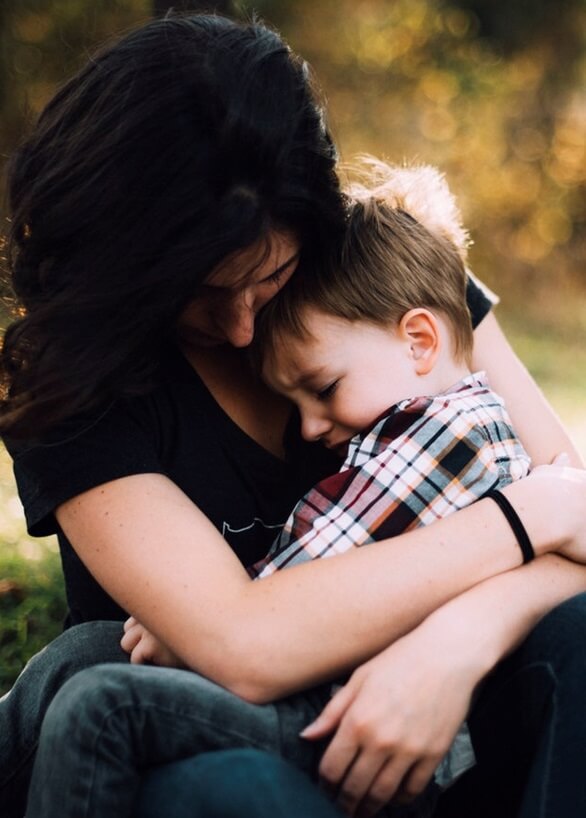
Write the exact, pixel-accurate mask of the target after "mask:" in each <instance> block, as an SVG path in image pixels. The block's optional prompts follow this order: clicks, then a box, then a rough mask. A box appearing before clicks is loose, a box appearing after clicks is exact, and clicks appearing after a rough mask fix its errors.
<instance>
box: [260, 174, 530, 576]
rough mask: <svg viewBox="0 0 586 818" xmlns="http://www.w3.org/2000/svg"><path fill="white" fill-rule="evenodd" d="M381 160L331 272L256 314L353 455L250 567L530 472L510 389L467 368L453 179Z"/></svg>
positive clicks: (291, 386)
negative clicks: (501, 390) (508, 402)
mask: <svg viewBox="0 0 586 818" xmlns="http://www.w3.org/2000/svg"><path fill="white" fill-rule="evenodd" d="M376 167H377V172H378V173H379V177H380V176H381V175H382V176H383V179H382V180H381V179H380V178H379V184H378V185H377V186H376V187H375V188H374V189H372V188H371V189H367V190H364V189H363V190H362V191H361V192H359V193H358V195H357V194H356V192H355V196H354V203H353V205H352V210H351V213H350V217H349V227H348V233H347V238H346V241H345V244H344V247H343V250H342V256H341V259H340V261H339V263H338V264H337V267H336V270H335V273H333V274H332V272H329V273H328V272H327V271H325V272H326V274H325V275H324V274H323V273H321V272H317V273H315V274H314V273H312V275H311V276H303V275H299V276H296V277H294V279H293V280H292V281H291V282H290V284H289V285H288V287H287V288H286V289H285V291H284V292H283V293H282V294H281V296H280V297H279V299H276V300H275V301H274V302H273V303H271V304H269V305H268V306H267V307H266V309H265V311H264V312H263V314H262V316H261V319H260V321H259V325H258V329H257V336H256V338H257V340H256V342H255V346H256V350H257V352H256V356H257V362H258V364H259V366H260V369H261V371H262V375H263V377H264V379H265V380H266V381H267V382H268V384H269V385H270V386H271V387H272V388H274V389H275V390H276V391H278V392H281V393H282V394H283V395H285V396H286V397H288V398H289V399H290V400H291V401H293V402H294V403H295V404H296V405H297V408H298V409H299V413H300V416H301V424H302V433H303V436H304V437H305V438H306V439H308V440H321V441H322V442H323V443H324V444H325V445H326V446H327V447H329V448H330V449H333V450H334V451H336V452H337V453H339V454H340V456H341V457H343V458H344V463H343V465H342V467H341V470H340V472H339V473H338V474H336V475H334V476H332V477H329V478H326V479H325V480H322V481H321V482H320V483H319V484H318V485H317V486H315V487H314V488H313V489H311V490H310V491H309V492H308V494H307V495H306V496H305V497H304V498H303V499H302V500H301V501H300V502H299V503H298V504H297V506H296V508H295V509H294V511H293V513H292V514H291V516H290V517H289V519H288V521H287V522H286V524H285V527H284V529H283V531H282V532H281V534H280V536H279V537H278V538H277V540H276V541H275V543H274V544H273V546H272V547H271V549H270V551H269V553H268V555H267V557H265V559H263V560H262V561H261V562H259V563H257V564H256V565H255V566H254V567H253V569H252V574H253V576H255V577H264V576H267V575H268V574H270V573H272V572H273V571H275V570H277V569H279V568H283V567H286V566H288V565H293V564H296V563H299V562H303V561H305V560H308V559H315V558H316V557H324V556H332V555H334V554H340V553H343V552H344V551H346V550H348V549H349V548H352V547H354V546H360V545H364V544H366V543H369V542H373V541H374V540H381V539H384V538H386V537H392V536H394V535H396V534H400V533H402V532H404V531H406V530H408V529H410V528H414V527H416V526H418V525H426V524H428V523H431V522H433V521H434V520H435V519H438V518H440V517H444V516H445V515H446V514H449V513H450V512H451V511H455V510H456V509H458V508H463V507H464V506H466V505H469V504H470V503H472V502H474V500H477V499H479V498H480V497H482V496H484V495H485V494H486V493H487V492H489V491H491V490H493V489H497V488H499V487H502V486H504V485H506V484H507V483H509V482H511V481H512V480H516V479H518V478H520V477H522V476H524V475H525V474H527V473H528V470H529V458H528V456H527V454H526V453H525V451H524V450H523V448H522V447H521V444H520V443H519V441H518V439H517V438H516V435H515V433H514V431H513V430H512V428H511V422H510V419H509V416H508V414H507V412H506V410H505V408H504V405H503V402H502V400H501V399H500V398H499V397H498V396H497V395H495V394H494V393H493V392H492V391H491V390H490V389H489V387H488V384H487V381H486V378H485V376H484V373H481V372H479V373H478V372H477V373H474V374H472V373H471V371H470V363H471V355H472V343H473V340H472V326H471V323H470V315H469V313H468V308H467V306H466V298H465V293H466V281H467V278H466V271H465V267H464V260H463V258H464V255H465V250H466V244H465V242H466V238H465V233H464V232H463V231H462V230H461V228H460V226H459V219H458V214H457V210H456V209H455V205H454V203H453V199H452V197H451V195H450V193H449V190H448V189H447V186H446V185H445V182H444V181H443V179H442V177H441V176H440V175H439V174H438V173H437V171H435V170H434V169H433V168H429V167H422V168H386V166H384V165H381V164H377V166H376ZM418 217H419V218H418ZM424 220H425V222H426V223H429V222H430V221H431V225H432V229H428V228H427V227H426V226H424Z"/></svg>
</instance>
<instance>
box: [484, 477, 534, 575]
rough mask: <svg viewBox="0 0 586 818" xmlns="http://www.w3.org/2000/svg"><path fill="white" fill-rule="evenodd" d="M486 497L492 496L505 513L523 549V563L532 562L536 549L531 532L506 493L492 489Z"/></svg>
mask: <svg viewBox="0 0 586 818" xmlns="http://www.w3.org/2000/svg"><path fill="white" fill-rule="evenodd" d="M484 496H485V497H490V499H491V500H494V501H495V503H496V504H497V506H498V507H499V508H500V510H501V511H502V512H503V514H504V515H505V517H506V519H507V522H508V524H509V525H510V526H511V528H512V529H513V534H514V535H515V537H516V538H517V542H518V543H519V548H520V549H521V553H522V554H523V563H526V562H531V560H534V559H535V550H534V548H533V546H532V545H531V540H530V539H529V534H527V532H526V530H525V526H524V525H523V523H522V522H521V519H520V517H519V515H518V514H517V512H516V511H515V509H514V508H513V506H512V505H511V504H510V503H509V501H508V500H507V498H506V497H505V495H504V494H503V493H502V492H500V491H499V490H498V489H492V491H489V492H487V493H486V494H485V495H484Z"/></svg>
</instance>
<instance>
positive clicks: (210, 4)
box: [153, 0, 236, 17]
mask: <svg viewBox="0 0 586 818" xmlns="http://www.w3.org/2000/svg"><path fill="white" fill-rule="evenodd" d="M170 10H173V11H218V12H220V14H234V13H235V11H236V10H235V8H234V3H233V2H231V0H199V2H198V0H176V2H174V3H173V2H168V0H153V13H154V15H155V17H164V15H165V14H167V12H168V11H170Z"/></svg>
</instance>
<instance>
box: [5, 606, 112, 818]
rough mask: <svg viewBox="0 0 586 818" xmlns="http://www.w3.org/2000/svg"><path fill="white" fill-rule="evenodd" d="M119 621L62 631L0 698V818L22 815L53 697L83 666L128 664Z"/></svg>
mask: <svg viewBox="0 0 586 818" xmlns="http://www.w3.org/2000/svg"><path fill="white" fill-rule="evenodd" d="M121 636H122V623H121V622H90V623H88V624H86V625H79V626H78V627H76V628H71V629H70V630H68V631H65V633H63V634H61V636H59V637H58V638H57V639H55V640H54V641H53V642H51V644H50V645H48V646H47V647H46V648H44V649H43V650H42V651H41V652H40V653H38V654H37V655H36V656H34V657H33V658H32V659H31V660H30V662H29V663H28V664H27V666H26V667H25V669H24V670H23V671H22V673H21V674H20V676H19V677H18V679H17V681H16V683H15V685H14V687H13V688H12V690H11V691H10V692H9V693H6V695H4V696H3V697H2V698H1V699H0V816H2V818H22V816H23V815H24V809H25V804H26V791H27V788H28V783H29V779H30V775H31V770H32V765H33V760H34V754H35V751H36V749H37V744H38V740H39V733H40V730H41V724H42V721H43V718H44V716H45V713H46V712H47V708H48V707H49V705H50V704H51V701H52V700H53V697H54V696H55V694H56V693H57V692H58V690H59V689H60V688H61V687H62V686H63V685H64V683H65V682H66V681H67V680H68V679H69V678H71V677H72V676H73V675H74V674H75V673H77V672H78V671H79V670H81V669H83V668H86V667H89V666H92V665H95V664H97V663H99V662H123V663H128V655H127V654H126V653H125V652H124V651H123V650H122V648H121V647H120V638H121Z"/></svg>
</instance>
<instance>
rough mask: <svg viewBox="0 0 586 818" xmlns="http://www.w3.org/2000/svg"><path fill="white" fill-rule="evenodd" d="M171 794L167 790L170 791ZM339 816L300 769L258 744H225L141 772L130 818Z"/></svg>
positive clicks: (310, 817) (294, 817)
mask: <svg viewBox="0 0 586 818" xmlns="http://www.w3.org/2000/svg"><path fill="white" fill-rule="evenodd" d="M171 794H172V796H171ZM161 816H164V818H343V816H344V813H342V812H340V811H339V810H338V809H337V808H336V807H335V806H334V804H332V802H331V801H330V800H329V799H328V798H326V796H325V795H324V794H323V793H322V792H321V791H320V790H319V789H318V788H317V787H316V786H315V784H313V783H312V782H311V780H310V779H309V778H308V776H307V775H305V773H302V772H301V771H300V770H297V769H296V768H295V767H293V766H292V765H291V764H288V763H287V762H286V761H284V760H283V759H280V758H278V757H277V756H275V755H271V754H269V753H264V752H261V751H258V750H224V751H220V752H215V753H203V754H202V755H199V756H196V757H193V758H188V759H185V760H183V761H176V762H174V763H173V764H165V765H163V766H161V767H159V768H158V769H156V770H153V771H151V772H149V773H148V775H146V776H145V780H144V784H143V786H142V788H141V791H140V796H139V800H138V806H137V809H136V812H135V814H134V816H133V818H161Z"/></svg>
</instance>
